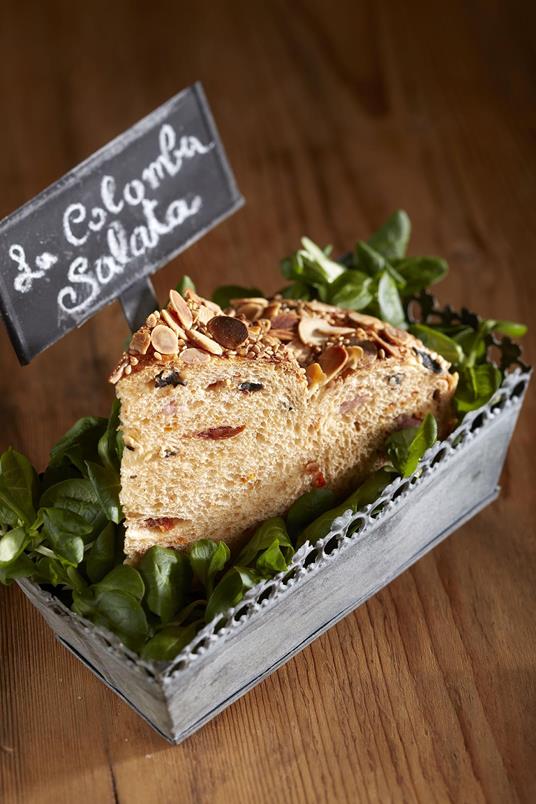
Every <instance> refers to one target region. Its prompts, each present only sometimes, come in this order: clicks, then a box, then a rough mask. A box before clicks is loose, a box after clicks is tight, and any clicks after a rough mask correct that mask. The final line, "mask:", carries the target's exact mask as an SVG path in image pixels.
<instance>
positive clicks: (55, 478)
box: [41, 463, 80, 494]
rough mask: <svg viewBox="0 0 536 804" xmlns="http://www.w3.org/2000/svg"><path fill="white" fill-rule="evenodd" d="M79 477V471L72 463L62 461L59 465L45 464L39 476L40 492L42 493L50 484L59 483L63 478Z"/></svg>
mask: <svg viewBox="0 0 536 804" xmlns="http://www.w3.org/2000/svg"><path fill="white" fill-rule="evenodd" d="M73 478H78V479H80V472H79V471H78V469H77V468H76V466H74V464H72V463H64V464H62V465H61V466H47V468H46V469H45V471H44V473H43V476H42V478H41V493H42V494H44V492H45V491H47V490H48V489H49V488H50V487H51V486H55V485H56V484H57V483H61V482H62V481H63V480H71V479H73Z"/></svg>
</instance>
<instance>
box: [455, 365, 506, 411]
mask: <svg viewBox="0 0 536 804" xmlns="http://www.w3.org/2000/svg"><path fill="white" fill-rule="evenodd" d="M501 382H502V373H501V372H500V371H499V369H498V368H497V367H496V366H493V365H491V364H490V363H482V364H481V365H478V366H475V367H474V368H473V367H472V366H466V367H464V368H463V369H462V370H461V371H460V377H459V380H458V387H457V389H456V394H455V397H454V401H455V403H456V409H457V411H458V412H459V413H468V412H469V411H471V410H477V408H480V407H482V405H485V404H486V402H488V401H489V400H490V399H491V398H492V397H493V395H494V394H495V392H496V391H497V389H498V388H499V386H500V384H501Z"/></svg>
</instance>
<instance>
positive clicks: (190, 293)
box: [184, 288, 223, 315]
mask: <svg viewBox="0 0 536 804" xmlns="http://www.w3.org/2000/svg"><path fill="white" fill-rule="evenodd" d="M184 298H185V299H187V300H188V301H193V302H195V303H196V304H202V305H204V306H205V307H208V309H209V310H212V311H213V313H214V315H221V314H222V313H223V310H222V309H221V307H220V305H219V304H216V302H213V301H210V299H204V298H203V297H202V296H199V295H198V294H197V293H196V292H195V290H191V289H190V288H187V289H186V290H185V291H184Z"/></svg>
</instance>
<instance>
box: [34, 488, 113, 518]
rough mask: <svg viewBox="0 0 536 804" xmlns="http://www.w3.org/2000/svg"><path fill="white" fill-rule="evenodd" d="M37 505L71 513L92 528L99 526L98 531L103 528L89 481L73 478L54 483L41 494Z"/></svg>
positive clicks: (96, 501)
mask: <svg viewBox="0 0 536 804" xmlns="http://www.w3.org/2000/svg"><path fill="white" fill-rule="evenodd" d="M39 504H40V505H41V507H43V508H61V509H63V510H66V511H72V512H73V513H74V514H78V515H79V516H81V517H82V519H84V520H85V521H86V522H88V523H89V524H91V525H92V526H93V527H94V528H95V527H96V526H100V527H99V530H100V528H101V527H103V526H104V516H103V514H102V511H101V508H100V505H99V502H98V500H97V496H96V494H95V492H94V490H93V486H92V485H91V483H90V482H89V480H85V479H82V478H73V479H72V480H63V481H62V482H61V483H56V484H55V485H54V486H50V488H48V489H47V490H46V491H45V492H43V494H42V495H41V499H40V500H39Z"/></svg>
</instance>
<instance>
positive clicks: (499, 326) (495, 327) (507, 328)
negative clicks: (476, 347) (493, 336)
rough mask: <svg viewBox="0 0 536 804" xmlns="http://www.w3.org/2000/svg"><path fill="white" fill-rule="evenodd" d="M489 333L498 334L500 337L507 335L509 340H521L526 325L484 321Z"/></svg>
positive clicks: (524, 333) (513, 322) (525, 330)
mask: <svg viewBox="0 0 536 804" xmlns="http://www.w3.org/2000/svg"><path fill="white" fill-rule="evenodd" d="M485 324H487V327H489V329H488V331H489V332H498V333H499V334H500V335H508V337H509V338H522V337H523V335H526V334H527V330H528V327H527V326H526V324H518V323H516V322H515V321H486V322H485Z"/></svg>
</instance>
